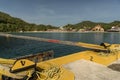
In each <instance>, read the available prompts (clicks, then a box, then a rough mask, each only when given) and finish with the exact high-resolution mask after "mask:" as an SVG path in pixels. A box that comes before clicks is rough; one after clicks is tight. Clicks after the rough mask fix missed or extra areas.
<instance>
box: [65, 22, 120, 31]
mask: <svg viewBox="0 0 120 80" xmlns="http://www.w3.org/2000/svg"><path fill="white" fill-rule="evenodd" d="M98 24H99V25H101V26H102V27H103V28H104V29H105V30H108V29H110V28H111V27H112V26H118V27H120V21H114V22H111V23H103V22H92V21H82V22H80V23H77V24H67V25H65V26H64V28H66V29H68V30H69V29H78V30H79V29H86V30H90V29H92V28H93V27H95V26H96V25H98Z"/></svg>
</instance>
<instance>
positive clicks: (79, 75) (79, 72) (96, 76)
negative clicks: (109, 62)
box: [64, 60, 120, 80]
mask: <svg viewBox="0 0 120 80" xmlns="http://www.w3.org/2000/svg"><path fill="white" fill-rule="evenodd" d="M64 67H65V68H67V69H69V70H70V71H72V72H73V73H74V74H75V80H120V72H118V71H114V70H112V69H110V68H108V67H106V66H104V65H101V64H97V63H95V62H91V61H86V60H78V61H75V62H72V63H69V64H66V65H64Z"/></svg>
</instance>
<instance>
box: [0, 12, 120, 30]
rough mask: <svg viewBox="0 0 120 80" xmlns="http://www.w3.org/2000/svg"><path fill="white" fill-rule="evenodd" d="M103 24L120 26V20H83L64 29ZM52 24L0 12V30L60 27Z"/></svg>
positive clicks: (107, 27) (88, 27)
mask: <svg viewBox="0 0 120 80" xmlns="http://www.w3.org/2000/svg"><path fill="white" fill-rule="evenodd" d="M98 24H99V25H101V26H102V27H103V28H104V29H105V30H108V29H110V28H111V27H112V26H118V27H120V21H114V22H111V23H102V22H92V21H83V22H80V23H77V24H67V25H65V26H63V28H64V29H66V30H68V31H70V30H73V29H76V30H79V29H85V30H91V29H92V28H93V27H95V26H96V25H98ZM58 28H59V27H55V26H52V25H44V24H40V25H36V24H31V23H28V22H25V21H23V20H22V19H20V18H15V17H11V16H10V15H9V14H6V13H3V12H0V32H20V31H46V30H48V29H58Z"/></svg>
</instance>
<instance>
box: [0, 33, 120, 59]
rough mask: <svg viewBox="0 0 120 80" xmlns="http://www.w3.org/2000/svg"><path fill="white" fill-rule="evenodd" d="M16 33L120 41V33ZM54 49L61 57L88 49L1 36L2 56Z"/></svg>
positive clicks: (71, 39) (94, 40)
mask: <svg viewBox="0 0 120 80" xmlns="http://www.w3.org/2000/svg"><path fill="white" fill-rule="evenodd" d="M12 34H15V35H25V36H36V37H43V38H49V39H59V40H67V41H75V42H87V43H94V44H100V43H102V42H107V43H120V33H114V32H113V33H45V32H43V33H12ZM48 50H54V52H55V57H60V56H64V55H68V54H72V53H75V52H79V51H83V50H86V48H81V47H75V46H67V45H61V44H53V43H47V42H39V41H33V40H24V39H16V38H6V37H0V57H3V58H13V57H17V56H23V55H27V54H35V53H40V52H43V51H48Z"/></svg>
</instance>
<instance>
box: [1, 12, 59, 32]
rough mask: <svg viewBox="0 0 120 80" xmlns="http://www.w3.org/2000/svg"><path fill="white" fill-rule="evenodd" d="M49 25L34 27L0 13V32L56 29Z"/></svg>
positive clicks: (34, 25)
mask: <svg viewBox="0 0 120 80" xmlns="http://www.w3.org/2000/svg"><path fill="white" fill-rule="evenodd" d="M56 28H58V27H54V26H51V25H43V24H40V25H36V24H30V23H27V22H25V21H24V20H22V19H20V18H15V17H12V16H10V15H9V14H6V13H4V12H0V32H19V31H45V30H47V29H56Z"/></svg>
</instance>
